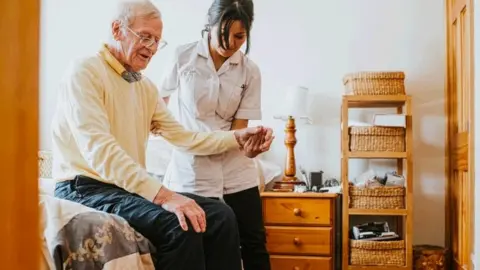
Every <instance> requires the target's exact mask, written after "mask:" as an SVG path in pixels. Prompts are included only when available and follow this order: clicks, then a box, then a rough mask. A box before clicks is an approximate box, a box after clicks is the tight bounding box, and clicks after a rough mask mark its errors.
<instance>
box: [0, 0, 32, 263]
mask: <svg viewBox="0 0 480 270" xmlns="http://www.w3.org/2000/svg"><path fill="white" fill-rule="evenodd" d="M0 36H1V37H2V42H0V59H1V60H0V114H1V115H2V126H1V131H0V171H1V174H2V178H1V180H2V183H1V188H0V209H1V210H2V211H1V217H0V231H1V232H2V245H1V247H0V264H1V266H0V268H2V269H19V270H20V269H39V263H40V258H41V257H40V254H41V253H40V226H39V225H40V224H39V199H38V159H37V152H38V141H39V135H38V125H39V121H38V107H39V104H38V95H39V90H38V87H39V66H40V65H39V51H40V0H23V1H12V0H2V1H0Z"/></svg>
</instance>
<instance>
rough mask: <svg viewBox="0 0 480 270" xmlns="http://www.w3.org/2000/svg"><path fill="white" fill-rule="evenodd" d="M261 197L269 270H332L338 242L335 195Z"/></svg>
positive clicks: (295, 194)
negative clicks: (270, 267)
mask: <svg viewBox="0 0 480 270" xmlns="http://www.w3.org/2000/svg"><path fill="white" fill-rule="evenodd" d="M261 196H262V203H263V217H264V223H265V228H266V231H267V249H268V251H269V253H270V258H271V259H270V260H271V263H272V269H274V270H324V269H325V270H328V269H334V267H335V259H336V258H335V253H336V251H337V249H336V244H335V242H338V239H340V236H339V235H337V229H336V225H337V224H336V216H339V213H337V209H338V208H337V205H339V206H340V204H338V202H337V199H338V196H339V195H337V194H329V193H291V192H263V193H262V194H261ZM340 209H341V208H340Z"/></svg>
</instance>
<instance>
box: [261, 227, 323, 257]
mask: <svg viewBox="0 0 480 270" xmlns="http://www.w3.org/2000/svg"><path fill="white" fill-rule="evenodd" d="M266 231H267V249H268V252H269V253H270V254H289V255H297V254H298V255H326V256H331V254H332V229H331V228H310V227H276V226H267V227H266Z"/></svg>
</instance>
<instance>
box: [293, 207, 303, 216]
mask: <svg viewBox="0 0 480 270" xmlns="http://www.w3.org/2000/svg"><path fill="white" fill-rule="evenodd" d="M293 214H294V215H295V216H297V217H299V216H300V215H301V214H302V210H300V209H299V208H295V209H293Z"/></svg>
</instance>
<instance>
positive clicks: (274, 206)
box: [263, 198, 333, 226]
mask: <svg viewBox="0 0 480 270" xmlns="http://www.w3.org/2000/svg"><path fill="white" fill-rule="evenodd" d="M263 207H264V220H265V224H267V225H269V224H275V225H317V226H318V225H332V211H333V210H332V201H331V200H330V199H318V198H264V202H263Z"/></svg>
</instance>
